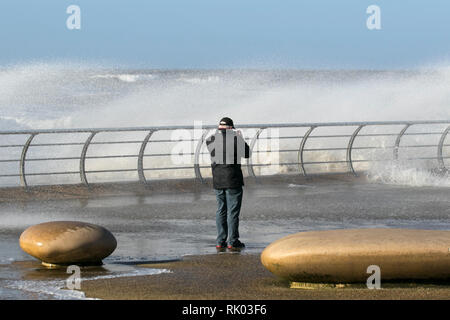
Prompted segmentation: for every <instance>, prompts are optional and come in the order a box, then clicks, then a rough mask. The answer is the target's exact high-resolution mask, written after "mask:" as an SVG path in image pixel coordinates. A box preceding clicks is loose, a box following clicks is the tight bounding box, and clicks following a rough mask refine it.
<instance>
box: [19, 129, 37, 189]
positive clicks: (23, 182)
mask: <svg viewBox="0 0 450 320" xmlns="http://www.w3.org/2000/svg"><path fill="white" fill-rule="evenodd" d="M37 135H38V133H32V134H31V135H30V137H28V139H27V141H26V142H25V144H24V145H23V149H22V155H21V156H20V166H19V174H20V185H21V186H22V187H24V188H28V184H27V178H26V176H25V159H26V156H27V152H28V148H29V147H30V144H31V142H32V141H33V139H34V137H35V136H37Z"/></svg>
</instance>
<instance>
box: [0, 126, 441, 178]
mask: <svg viewBox="0 0 450 320" xmlns="http://www.w3.org/2000/svg"><path fill="white" fill-rule="evenodd" d="M418 125H431V126H445V128H444V129H443V130H440V131H431V132H419V133H416V132H408V130H409V129H410V128H411V127H413V126H418ZM375 126H376V127H386V126H401V130H400V131H399V132H395V133H364V134H363V133H361V130H362V129H364V128H368V127H375ZM332 127H350V128H351V127H354V128H355V129H354V130H353V131H352V132H351V133H350V134H326V135H324V134H322V135H313V133H314V132H316V131H317V130H318V129H319V128H332ZM215 128H216V126H215V125H208V126H203V127H202V134H201V136H200V137H199V138H196V139H184V140H183V139H179V140H172V139H153V140H152V137H153V136H154V134H155V133H157V132H163V131H173V130H180V129H182V130H195V129H197V128H196V127H195V126H159V127H131V128H84V129H51V130H16V131H0V138H1V137H5V136H9V137H11V136H13V137H18V136H21V137H23V136H25V137H26V140H25V142H24V143H10V144H0V155H2V156H4V154H7V151H6V152H3V151H5V150H8V149H11V148H20V149H21V155H20V158H18V159H17V158H15V159H3V158H2V159H0V164H2V163H3V164H4V163H18V164H19V168H18V172H13V173H5V171H1V172H0V178H12V177H18V178H19V179H20V185H21V186H23V187H27V186H28V185H29V183H28V182H27V177H30V176H46V175H73V174H77V175H79V177H80V181H81V183H82V184H84V185H86V186H88V185H89V181H88V178H87V174H88V173H112V172H137V176H138V179H139V181H140V182H142V183H143V184H147V183H148V179H147V178H146V174H145V172H146V171H150V170H180V169H189V170H193V172H194V174H195V178H196V179H198V180H199V181H201V182H203V181H204V179H203V176H202V173H201V169H203V168H209V166H208V165H201V164H200V161H199V157H200V155H203V154H205V152H202V151H201V150H202V147H204V141H205V139H206V137H207V135H208V133H211V132H213V129H215ZM273 128H275V129H283V128H299V129H300V128H303V129H304V130H306V132H305V133H304V134H303V135H288V136H278V137H276V138H273V137H270V136H267V137H261V133H262V132H263V131H264V130H267V129H273ZM239 129H254V130H256V133H255V134H254V135H253V136H252V137H247V138H246V140H247V141H248V143H249V146H250V148H251V149H252V151H253V155H254V154H257V153H258V152H263V151H264V150H263V151H260V150H253V149H254V147H255V144H256V143H257V141H258V140H260V139H280V141H281V140H290V141H297V145H298V147H295V148H292V147H290V148H287V149H279V150H265V151H264V152H275V151H276V152H279V153H293V152H294V153H297V157H296V158H297V161H290V162H280V163H278V165H285V166H297V167H298V172H299V173H301V174H302V175H305V176H306V175H308V171H307V166H309V165H319V164H343V165H346V168H347V172H348V173H351V174H355V175H356V174H357V172H356V170H355V168H354V164H355V163H361V162H375V161H387V160H377V159H359V160H354V159H353V157H352V155H353V152H354V151H355V150H375V149H384V150H389V149H392V159H388V160H396V159H398V157H399V150H400V148H427V147H436V148H437V153H436V155H435V156H433V157H418V158H411V159H407V160H417V159H419V160H436V164H437V168H438V169H439V170H443V171H445V170H447V169H446V166H445V161H444V160H445V159H447V158H449V157H445V156H444V152H443V150H444V147H448V146H450V145H448V144H445V140H446V137H447V136H448V133H449V131H450V120H442V121H378V122H333V123H286V124H246V125H241V126H239ZM126 132H143V133H145V134H146V135H145V137H144V139H139V140H121V141H94V139H95V138H96V137H97V136H98V134H100V133H117V134H121V133H126ZM44 134H45V135H55V134H86V135H87V138H86V139H85V140H84V141H82V142H55V141H53V142H49V143H33V142H34V141H35V140H36V139H35V138H36V137H37V136H39V135H44ZM426 135H435V136H438V137H439V142H438V143H437V144H424V145H413V146H401V140H402V138H403V137H405V136H426ZM360 137H373V138H377V137H392V138H394V137H395V142H394V144H393V145H390V146H360V147H355V146H354V143H355V140H356V138H360ZM318 138H322V139H331V138H341V139H348V140H347V144H346V146H345V147H327V148H313V149H311V148H306V143H307V142H308V141H310V140H311V139H318ZM177 141H185V142H193V143H195V144H196V147H195V150H194V152H192V153H190V155H191V156H193V158H194V161H193V163H192V164H190V165H188V166H177V167H150V168H145V167H144V158H146V157H167V156H170V155H171V153H155V154H146V153H145V151H146V150H147V149H148V148H149V147H148V146H149V145H152V144H153V145H154V144H157V143H161V144H165V143H169V142H177ZM108 144H109V145H121V144H137V145H138V146H139V153H138V154H121V153H118V154H113V155H97V156H88V155H87V153H88V150H89V148H90V147H91V148H92V146H93V145H108ZM294 144H295V143H294ZM291 145H292V143H291ZM62 146H79V147H82V149H81V152H80V154H79V156H67V157H57V156H53V157H52V156H50V155H48V156H45V157H42V156H41V157H38V158H27V154H28V151H29V149H30V147H34V148H36V147H62ZM317 151H322V152H332V151H345V159H342V160H327V161H323V160H322V161H305V153H306V152H317ZM112 158H135V159H136V162H135V163H136V168H131V169H130V168H126V169H124V168H119V169H100V170H87V169H86V160H87V159H112ZM56 160H77V161H79V170H77V171H74V170H71V171H68V170H63V171H51V172H27V171H26V164H27V163H31V162H35V161H56ZM270 165H271V164H261V163H253V157H251V158H250V159H249V160H248V161H247V164H246V166H247V170H248V174H249V175H250V176H253V177H256V174H255V170H254V168H255V167H258V166H270Z"/></svg>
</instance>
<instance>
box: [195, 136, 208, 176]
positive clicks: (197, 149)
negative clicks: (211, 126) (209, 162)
mask: <svg viewBox="0 0 450 320" xmlns="http://www.w3.org/2000/svg"><path fill="white" fill-rule="evenodd" d="M209 131H210V130H208V129H206V130H204V131H203V133H202V136H201V137H200V139H198V142H197V146H196V147H195V154H194V173H195V178H196V179H197V180H198V181H200V182H201V183H204V182H205V181H204V180H203V177H202V173H201V171H200V150H201V149H202V145H203V141H205V138H206V135H207V134H208V132H209Z"/></svg>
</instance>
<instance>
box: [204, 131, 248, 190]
mask: <svg viewBox="0 0 450 320" xmlns="http://www.w3.org/2000/svg"><path fill="white" fill-rule="evenodd" d="M206 146H207V147H208V151H209V153H210V155H211V167H212V175H213V187H214V189H228V188H239V187H242V186H243V185H244V178H243V175H242V170H241V159H242V158H250V156H251V154H250V153H251V152H250V147H249V146H248V144H247V143H246V142H245V140H244V138H243V137H242V136H241V135H240V134H238V133H237V132H236V131H235V130H232V129H228V130H217V131H216V132H215V133H214V134H213V135H212V136H210V137H209V138H208V139H206Z"/></svg>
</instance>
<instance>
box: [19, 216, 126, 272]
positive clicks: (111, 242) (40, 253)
mask: <svg viewBox="0 0 450 320" xmlns="http://www.w3.org/2000/svg"><path fill="white" fill-rule="evenodd" d="M19 242H20V247H21V248H22V249H23V251H25V252H26V253H28V254H29V255H31V256H33V257H35V258H37V259H39V260H41V261H42V263H43V264H45V265H68V264H79V265H89V264H102V260H103V259H104V258H106V257H107V256H109V255H110V254H111V253H112V252H113V251H114V250H115V249H116V247H117V241H116V239H115V238H114V236H113V235H112V234H111V232H109V231H108V230H106V229H105V228H103V227H100V226H97V225H94V224H90V223H84V222H77V221H55V222H47V223H41V224H38V225H34V226H31V227H29V228H28V229H26V230H25V231H24V232H23V233H22V234H21V236H20V240H19Z"/></svg>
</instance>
